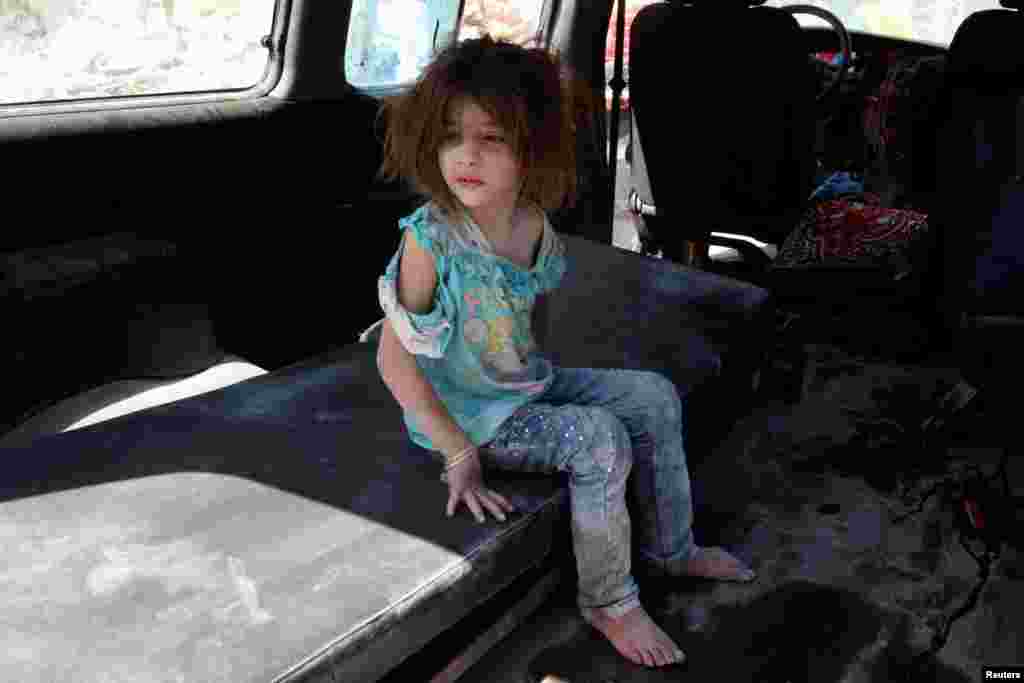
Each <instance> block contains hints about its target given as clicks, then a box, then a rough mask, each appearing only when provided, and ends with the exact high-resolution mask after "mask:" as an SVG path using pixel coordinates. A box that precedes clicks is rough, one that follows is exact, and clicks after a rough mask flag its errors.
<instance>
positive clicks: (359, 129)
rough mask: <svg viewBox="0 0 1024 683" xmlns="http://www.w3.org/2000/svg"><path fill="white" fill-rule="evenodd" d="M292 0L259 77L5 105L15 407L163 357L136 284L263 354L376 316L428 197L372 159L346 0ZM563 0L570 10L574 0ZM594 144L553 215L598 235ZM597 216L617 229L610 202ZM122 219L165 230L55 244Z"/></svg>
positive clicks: (3, 154) (108, 230)
mask: <svg viewBox="0 0 1024 683" xmlns="http://www.w3.org/2000/svg"><path fill="white" fill-rule="evenodd" d="M294 2H295V4H294V7H293V8H292V10H293V11H292V16H291V17H289V14H288V11H287V10H288V9H289V7H288V6H285V7H284V8H282V9H281V10H279V13H278V16H277V18H276V19H275V50H276V52H277V54H283V55H284V56H283V58H275V71H278V72H279V73H275V74H274V77H273V78H272V80H271V83H270V86H268V88H267V92H266V93H264V94H263V96H257V97H250V98H248V99H238V98H237V97H236V98H235V99H231V96H230V95H229V96H217V97H215V98H213V101H209V102H201V103H191V104H189V103H178V102H180V101H181V98H180V97H179V98H176V97H168V98H164V100H163V101H161V102H160V103H158V105H157V106H148V107H141V106H133V108H129V107H128V105H129V104H131V105H135V104H136V102H138V101H137V100H132V99H122V100H116V101H110V102H99V103H98V104H93V105H91V108H90V106H89V103H83V102H78V103H70V104H71V106H70V108H71V109H74V108H77V109H79V111H68V112H66V113H54V110H55V107H53V106H47V105H42V106H40V107H38V109H37V110H35V111H34V112H33V111H32V110H30V109H29V108H23V110H22V111H20V112H17V115H12V114H11V111H10V110H8V111H7V112H6V114H8V115H7V116H5V112H4V110H3V108H0V158H2V159H3V167H4V173H3V174H2V176H0V183H2V186H3V196H4V197H5V201H4V203H3V206H4V209H3V230H0V258H2V259H3V261H2V262H0V263H2V264H3V267H2V268H0V273H2V280H0V292H2V296H3V300H4V302H5V305H4V308H5V309H6V310H7V311H8V315H7V316H6V319H7V322H8V329H10V330H11V332H9V333H8V334H7V335H6V336H5V338H4V341H3V342H2V343H0V358H2V359H3V360H2V361H0V363H2V364H3V365H4V369H5V375H6V376H7V377H8V379H9V380H13V381H14V383H15V386H18V387H19V391H18V392H15V393H14V395H13V396H9V397H8V398H7V399H6V402H5V403H6V405H4V406H2V407H0V413H2V415H0V418H4V419H0V425H2V424H4V423H5V421H9V419H10V418H11V416H12V415H16V414H19V413H20V412H23V411H24V410H27V409H28V408H29V407H30V406H31V405H34V404H35V403H38V402H39V401H42V400H51V401H53V400H57V399H58V398H60V397H62V396H64V395H69V394H71V393H74V392H76V391H79V390H83V389H84V388H88V387H90V386H95V385H97V384H100V383H103V382H104V381H110V380H111V379H112V378H123V377H131V376H134V375H136V374H137V375H139V376H149V375H150V374H151V373H153V372H157V373H160V372H162V371H165V370H166V368H163V367H162V366H161V362H162V361H160V360H159V359H155V358H154V357H152V355H151V352H150V349H151V347H154V346H155V345H154V344H153V343H152V340H151V339H147V336H146V335H147V334H148V335H149V336H150V337H154V336H158V335H159V334H160V329H159V325H158V324H157V325H154V326H152V327H151V329H148V330H147V331H143V332H140V331H139V325H140V324H144V321H143V323H139V321H138V318H139V315H138V314H137V309H138V304H134V303H132V302H137V301H190V300H191V301H206V302H209V304H208V306H207V307H206V309H207V310H208V311H209V314H210V316H211V318H212V327H213V330H214V332H215V334H216V339H217V344H218V345H219V347H220V348H222V349H224V350H226V351H228V352H230V353H234V354H237V355H240V356H242V357H244V358H245V359H247V360H249V361H251V362H253V363H255V364H257V365H260V366H261V367H264V368H266V369H268V370H274V369H277V368H280V367H283V366H284V365H287V364H290V363H292V362H296V361H299V360H301V359H303V358H306V357H309V356H311V355H314V354H316V353H320V352H323V351H326V350H328V349H329V348H332V347H336V346H343V345H346V344H350V343H353V342H355V341H356V335H357V334H358V333H359V331H361V330H362V329H364V328H365V327H367V326H369V325H370V324H372V323H373V322H374V321H375V320H377V319H378V318H379V317H380V309H379V306H378V303H377V291H376V284H377V277H378V276H379V275H380V274H381V273H382V272H383V270H384V268H385V266H386V265H387V261H388V259H389V258H390V256H391V255H392V254H393V253H394V250H395V248H396V247H397V244H398V238H399V230H398V225H397V221H398V219H399V217H401V216H403V215H406V214H408V213H410V212H411V211H412V210H414V209H415V207H416V206H418V205H419V204H421V203H422V202H423V201H424V198H422V197H418V196H416V195H414V194H413V193H412V192H411V191H409V189H408V188H407V187H405V186H404V185H403V184H401V183H390V184H385V183H383V182H380V181H377V180H376V179H375V177H374V176H375V174H376V172H377V169H378V168H379V166H380V163H381V140H382V137H383V131H382V130H381V129H380V128H379V127H375V121H376V120H377V114H378V101H377V100H376V99H375V98H374V97H371V96H369V95H367V94H364V93H359V92H357V91H355V90H354V89H352V88H350V87H349V86H347V85H346V84H345V82H344V79H343V77H342V74H341V73H340V69H339V68H338V66H337V65H340V64H341V63H342V62H343V55H344V37H345V35H346V31H345V30H344V29H343V27H345V26H347V22H348V11H349V7H348V3H331V2H318V1H317V2H314V1H313V0H294ZM561 8H562V10H563V11H569V12H570V19H569V20H570V21H571V20H572V14H573V12H574V11H575V5H574V6H572V7H570V6H568V5H567V4H566V3H562V5H561ZM552 9H554V8H552ZM605 12H607V10H605ZM282 47H284V48H286V49H284V51H283V53H282V52H281V48H282ZM584 47H586V46H584ZM577 49H578V48H577ZM570 50H572V47H570ZM584 68H586V65H584ZM593 134H594V135H603V131H601V130H599V129H596V130H595V131H593ZM598 144H600V143H598V142H597V141H596V140H595V142H594V143H593V144H592V145H591V148H592V149H591V150H590V154H591V158H590V159H589V160H586V159H583V160H581V169H583V170H582V171H581V173H583V175H587V174H590V175H592V176H593V177H592V178H590V179H585V182H584V187H583V197H582V200H583V201H582V202H581V203H580V205H578V206H577V207H576V208H575V209H574V210H572V211H569V212H563V213H562V214H560V215H559V216H558V217H557V224H556V229H559V230H562V231H564V232H567V233H571V234H586V232H587V230H591V231H592V230H594V227H593V226H595V225H598V224H599V223H602V220H601V211H602V207H601V206H599V204H600V202H596V203H595V199H596V198H597V197H606V196H607V195H608V193H607V192H606V191H605V188H604V187H603V186H602V185H601V182H602V179H603V178H604V175H603V174H604V173H605V169H603V168H602V167H601V163H600V159H599V158H594V157H595V155H597V154H599V153H598V152H597V150H596V148H597V146H598ZM588 202H589V203H590V204H594V205H593V206H591V205H589V204H588ZM597 229H598V230H599V231H601V234H599V235H597V237H598V239H602V241H605V242H610V241H611V239H610V235H611V229H610V221H609V220H607V219H604V220H603V227H602V226H600V225H598V228H597ZM603 232H607V237H606V238H605V236H604V235H603ZM115 233H128V234H130V235H132V236H133V237H134V238H137V239H139V240H143V241H150V242H152V241H156V242H155V243H156V244H160V245H163V246H160V247H159V248H154V249H150V251H153V252H154V253H147V254H144V255H134V256H133V255H125V254H124V253H122V254H121V255H120V256H119V257H118V258H119V259H120V260H119V261H118V263H117V264H116V267H114V266H112V265H111V264H110V263H106V262H104V263H105V265H103V267H100V268H98V269H97V268H94V269H93V271H94V272H92V274H91V275H89V276H83V275H82V274H81V273H82V272H83V271H82V269H77V271H76V268H75V264H76V263H77V264H79V265H80V263H81V259H86V260H89V259H92V261H93V262H94V264H93V265H95V262H99V261H103V259H104V258H108V257H109V253H107V256H92V255H88V254H87V255H85V256H81V255H78V256H75V257H74V258H72V259H70V261H69V260H68V259H65V263H68V262H70V263H71V264H72V267H71V268H70V271H71V272H58V270H59V269H54V268H53V267H52V264H50V263H48V262H46V258H47V256H46V255H47V254H52V253H54V252H55V251H59V250H60V249H62V248H64V246H66V245H67V244H68V243H71V242H75V241H79V240H85V239H88V238H97V237H102V236H110V235H113V234H115ZM142 251H146V250H145V249H143V250H142ZM156 252H159V253H156ZM105 253H106V252H105ZM41 255H42V256H41ZM75 259H80V261H78V262H76V261H75ZM15 262H18V263H21V264H22V265H24V263H26V262H32V263H34V264H35V265H36V266H39V268H36V269H35V270H32V269H29V270H30V271H32V272H33V276H32V277H33V278H36V279H34V280H32V281H31V282H26V281H25V278H24V272H25V270H24V269H23V268H22V269H21V270H19V269H18V268H16V267H15V266H14V265H12V264H14V263H15ZM39 272H43V273H44V274H43V275H42V276H39V277H41V278H42V279H39V277H37V275H38V273H39ZM76 273H77V274H76ZM44 280H45V281H44ZM133 321H134V322H133ZM179 365H180V363H179ZM186 365H187V363H186ZM158 366H161V367H158Z"/></svg>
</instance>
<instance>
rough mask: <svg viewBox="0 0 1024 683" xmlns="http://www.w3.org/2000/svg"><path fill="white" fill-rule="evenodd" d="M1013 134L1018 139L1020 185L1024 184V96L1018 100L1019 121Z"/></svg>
mask: <svg viewBox="0 0 1024 683" xmlns="http://www.w3.org/2000/svg"><path fill="white" fill-rule="evenodd" d="M1014 124H1015V125H1014V127H1013V134H1014V136H1015V137H1016V138H1017V172H1016V174H1015V175H1016V180H1017V182H1018V183H1020V182H1024V95H1021V96H1020V97H1018V98H1017V120H1016V121H1015V122H1014Z"/></svg>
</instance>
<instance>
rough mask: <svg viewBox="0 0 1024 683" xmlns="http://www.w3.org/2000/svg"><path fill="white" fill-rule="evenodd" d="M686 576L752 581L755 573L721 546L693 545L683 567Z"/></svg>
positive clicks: (755, 576)
mask: <svg viewBox="0 0 1024 683" xmlns="http://www.w3.org/2000/svg"><path fill="white" fill-rule="evenodd" d="M683 574H686V575H687V576H700V577H703V578H705V579H718V580H720V581H742V582H744V583H746V582H748V581H753V580H754V579H755V578H757V575H756V574H755V573H754V572H753V570H751V569H749V568H748V567H746V566H745V565H744V564H743V563H742V562H740V561H739V560H738V559H736V558H735V557H733V556H732V555H730V554H729V553H727V552H726V551H725V550H724V549H722V548H701V547H700V546H695V547H694V553H693V556H692V557H690V559H689V560H687V562H686V565H685V566H684V568H683Z"/></svg>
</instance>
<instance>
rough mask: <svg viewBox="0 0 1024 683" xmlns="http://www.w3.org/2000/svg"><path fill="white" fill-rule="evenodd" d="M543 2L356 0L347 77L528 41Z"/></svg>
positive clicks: (409, 76)
mask: <svg viewBox="0 0 1024 683" xmlns="http://www.w3.org/2000/svg"><path fill="white" fill-rule="evenodd" d="M0 1H2V0H0ZM542 4H543V1H542V0H466V2H465V7H464V9H463V13H462V20H461V22H458V11H459V2H458V0H355V2H354V3H353V6H352V17H351V20H350V21H349V29H348V42H347V44H346V46H345V77H346V79H347V80H348V82H349V83H351V84H352V85H354V86H356V87H357V88H372V87H389V86H397V85H402V84H407V83H411V82H412V81H413V80H415V79H416V77H417V76H419V74H420V72H421V71H422V70H423V68H424V67H425V66H426V65H427V63H428V62H429V61H430V59H431V58H432V57H433V55H434V54H435V53H436V52H437V51H438V50H440V49H441V48H443V47H445V46H446V45H448V44H450V43H451V41H452V40H454V39H456V37H457V38H458V39H459V40H463V39H467V38H477V37H479V36H481V35H483V34H484V33H490V34H491V35H492V36H494V37H495V38H504V39H506V40H511V41H513V42H517V43H519V44H523V45H525V44H527V43H529V42H530V41H532V40H533V38H534V36H535V34H536V33H537V28H538V26H539V25H540V12H541V6H542ZM457 22H458V27H456V23H457ZM456 28H457V29H458V30H457V31H456Z"/></svg>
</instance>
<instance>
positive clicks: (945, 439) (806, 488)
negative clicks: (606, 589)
mask: <svg viewBox="0 0 1024 683" xmlns="http://www.w3.org/2000/svg"><path fill="white" fill-rule="evenodd" d="M802 348H803V350H804V352H805V356H804V357H805V358H806V363H805V364H804V367H803V368H802V369H801V370H798V371H797V373H796V377H797V382H798V383H800V384H802V386H799V387H797V390H798V391H797V392H795V393H794V392H788V393H789V394H790V395H792V396H794V400H790V401H789V402H787V401H785V400H783V398H780V397H782V396H783V394H785V393H787V392H784V391H775V390H773V388H772V387H771V386H767V387H765V388H764V390H763V391H762V393H763V394H765V396H764V398H763V400H762V401H760V405H759V406H758V407H757V409H756V410H755V411H754V412H753V413H752V414H751V415H750V416H749V417H748V418H746V419H745V420H744V421H743V422H741V423H740V424H738V425H737V426H736V428H735V429H734V430H733V432H732V433H731V435H730V437H729V439H728V440H727V441H726V442H725V443H723V444H721V445H720V447H719V448H718V449H717V451H716V452H715V453H714V454H712V457H710V458H708V459H707V460H706V461H705V462H704V463H702V464H700V465H698V466H696V467H692V468H691V480H692V482H693V487H694V490H695V493H694V495H695V512H696V521H695V524H694V530H695V533H696V535H697V540H698V542H699V543H700V544H702V545H723V546H725V547H727V548H729V549H730V550H732V551H733V552H734V553H736V554H738V555H739V556H740V557H742V558H743V559H745V560H746V561H748V562H749V563H750V564H751V565H752V566H753V567H754V568H755V569H756V570H757V572H758V574H759V577H758V579H757V580H756V581H755V582H753V583H752V584H747V585H740V584H727V583H717V582H709V581H702V580H679V581H678V582H676V583H674V584H672V585H670V586H667V587H665V586H661V587H646V588H645V587H644V586H643V585H641V590H642V599H643V601H644V602H645V603H646V604H647V606H648V610H649V611H651V612H652V614H653V615H654V616H655V619H656V621H658V622H659V623H660V624H662V626H663V627H664V628H665V629H666V630H667V631H668V632H669V633H670V634H671V635H672V636H673V637H674V638H675V639H676V640H677V642H678V643H679V644H680V646H681V647H682V648H683V650H684V651H685V652H686V653H687V661H686V662H685V663H684V664H682V665H679V666H676V667H673V668H670V669H660V670H654V669H645V668H643V667H639V666H636V665H633V664H631V663H630V662H628V661H626V660H625V659H623V658H621V657H620V656H619V655H618V654H617V653H616V652H615V651H614V649H613V648H612V647H611V645H610V644H608V643H607V642H605V641H604V640H603V639H602V638H601V637H600V636H599V635H597V633H596V632H595V631H593V630H592V629H591V628H590V627H589V626H587V625H586V624H585V623H584V622H583V621H582V620H581V619H580V617H579V616H578V614H577V613H576V610H575V608H574V606H573V599H574V595H573V590H572V585H571V584H570V585H566V586H564V587H563V588H561V589H560V590H559V591H558V592H557V593H556V594H555V597H554V598H552V599H550V600H548V601H547V602H546V603H545V604H544V605H543V606H542V608H541V609H540V610H539V611H537V612H535V613H534V614H533V616H531V617H530V618H528V619H527V620H526V621H525V622H523V623H522V624H521V625H520V626H519V627H518V628H517V629H516V630H515V631H514V632H513V633H512V635H511V636H510V637H508V638H506V639H505V640H504V641H503V642H502V643H501V644H500V645H499V646H497V647H495V648H494V649H493V650H491V651H490V652H489V653H488V654H487V655H486V656H484V657H483V658H482V659H480V660H479V661H478V662H477V663H476V664H475V665H474V666H473V667H472V668H471V669H470V670H469V671H468V672H467V673H466V674H465V675H464V676H463V677H462V678H461V679H460V681H463V682H464V683H484V682H485V681H486V682H488V683H524V682H526V681H537V682H539V681H545V683H562V682H570V681H571V682H573V683H609V682H617V683H627V682H628V683H640V682H645V683H646V682H648V681H649V682H654V681H659V682H660V681H730V682H746V681H751V682H753V681H764V682H771V683H775V682H777V683H804V682H811V681H813V682H814V683H830V682H833V681H835V682H837V683H838V682H840V681H842V682H844V683H845V682H849V683H854V682H858V683H859V682H867V681H878V682H881V681H886V682H890V681H891V682H896V681H929V682H936V681H937V682H940V683H942V682H950V683H952V682H957V683H959V682H967V681H971V682H973V681H979V680H982V678H981V668H982V666H983V665H1017V666H1020V665H1024V616H1022V609H1021V606H1024V581H1022V579H1024V559H1022V555H1021V553H1020V549H1019V547H1015V546H1014V545H1009V544H1005V545H1003V547H1002V554H1001V556H1000V558H999V559H998V560H996V561H995V562H993V563H992V566H991V574H990V576H989V577H988V579H987V581H986V582H985V583H984V586H983V588H982V590H980V592H979V594H978V595H977V600H976V605H974V606H973V607H971V608H970V609H968V610H967V611H966V613H965V614H964V615H963V616H962V617H960V618H958V619H956V620H955V621H953V622H952V624H951V626H950V627H949V632H948V638H947V639H946V642H945V643H944V644H943V645H942V647H941V648H939V649H938V652H937V654H936V655H935V656H934V657H917V655H919V653H921V652H923V651H925V650H927V649H928V648H929V646H930V645H932V643H933V642H935V641H933V638H934V637H935V636H936V634H940V635H941V633H943V632H944V627H945V624H946V623H947V620H948V619H949V618H950V617H951V616H952V615H953V614H954V613H955V612H956V611H957V610H958V609H960V608H961V606H963V605H965V604H968V603H969V602H970V599H971V594H972V591H973V590H974V589H975V587H976V586H977V585H978V584H979V583H980V578H979V565H978V563H977V562H976V561H975V560H974V559H972V557H971V555H969V554H968V552H967V549H965V548H964V547H963V546H962V545H961V542H960V536H959V532H958V527H957V522H956V517H955V515H954V513H953V511H954V509H955V508H954V505H953V504H952V503H950V502H944V501H942V500H941V496H939V495H935V496H932V497H931V498H930V499H928V500H927V501H926V502H925V503H924V505H923V507H922V509H921V510H920V512H917V513H916V514H913V515H911V516H909V517H908V518H907V519H905V520H903V521H899V520H898V517H899V515H901V514H905V513H907V512H911V511H912V510H914V509H916V508H917V507H918V502H919V501H920V499H921V498H922V497H923V494H924V493H926V492H927V491H928V489H929V488H930V487H932V486H933V485H935V484H936V483H938V482H940V481H941V480H943V479H944V478H945V477H946V475H950V474H954V475H955V474H957V473H960V476H961V477H962V476H963V472H965V471H968V470H967V468H968V467H969V466H970V465H971V464H974V465H977V466H978V467H980V468H981V471H982V473H983V474H984V475H985V476H989V475H992V474H993V473H995V472H996V470H997V466H998V464H999V462H1000V460H1001V456H1002V453H1003V451H1002V449H1001V445H1002V443H1007V442H1006V441H1004V438H1005V437H1004V436H1002V435H1001V434H1000V433H999V432H998V429H999V428H1000V427H999V425H995V426H993V424H992V422H993V419H992V410H987V409H986V408H985V405H986V401H985V400H981V397H982V396H985V395H984V394H979V395H978V397H977V398H976V399H975V400H973V401H970V402H969V403H967V405H966V407H964V408H963V409H962V410H961V411H960V412H959V413H958V415H957V417H956V419H953V420H950V422H949V423H948V425H947V426H946V428H945V429H931V431H925V430H922V428H921V425H922V423H923V422H924V421H925V420H926V418H928V416H930V415H933V414H936V413H937V407H938V406H939V405H940V402H941V400H942V397H943V396H945V395H947V394H948V392H949V390H950V389H951V388H952V387H954V386H955V385H956V384H957V382H958V381H959V379H960V375H959V372H958V371H957V370H956V369H955V368H952V367H950V366H949V364H948V363H947V364H943V363H942V362H939V363H936V362H934V361H928V360H924V361H921V360H918V361H917V362H914V363H907V362H892V361H887V360H878V359H875V360H872V359H871V358H868V357H865V356H864V355H863V354H860V353H858V352H857V351H856V350H848V349H846V350H844V349H842V348H840V347H837V346H835V345H830V344H820V345H815V344H805V345H803V346H802ZM774 389H778V387H775V388H774ZM773 394H774V395H773ZM1001 398H1004V397H992V396H988V397H987V400H988V402H989V403H992V402H993V401H997V402H998V401H999V400H1000V399H1001ZM998 421H999V420H995V422H998ZM951 425H952V426H951ZM1003 428H1005V425H1003ZM993 430H997V431H993ZM926 434H927V435H928V438H927V439H923V437H924V436H925V435H926ZM1007 479H1008V482H1009V485H1010V487H1011V493H1012V494H1013V495H1016V496H1020V495H1021V494H1022V493H1024V467H1022V466H1021V464H1020V462H1019V459H1018V458H1016V457H1015V451H1013V450H1011V452H1010V457H1009V465H1008V468H1007ZM992 486H993V487H994V488H995V490H997V491H1000V492H1001V491H1002V479H1001V478H1000V477H997V478H995V479H994V480H993V484H992ZM1019 515H1020V513H1019V512H1013V513H1010V516H1011V518H1012V519H1011V522H1010V526H1011V527H1012V528H1013V530H1014V532H1015V533H1016V534H1019V529H1020V528H1021V527H1020V516H1019ZM967 543H968V547H969V548H970V549H972V550H973V551H974V552H976V553H977V552H980V551H981V550H983V549H984V546H983V545H982V544H981V543H980V542H979V541H968V542H967ZM1014 543H1016V544H1017V545H1018V546H1019V541H1017V540H1014ZM910 672H913V673H910Z"/></svg>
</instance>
